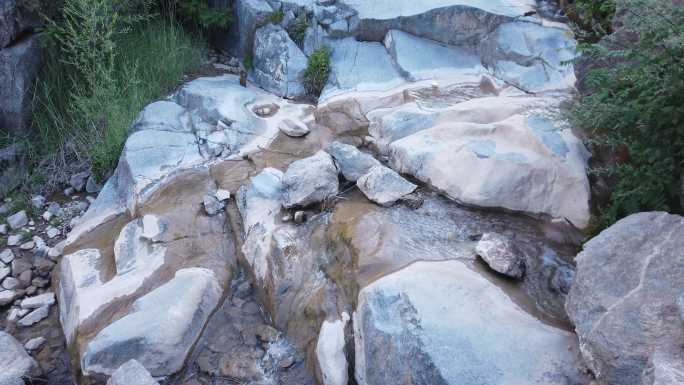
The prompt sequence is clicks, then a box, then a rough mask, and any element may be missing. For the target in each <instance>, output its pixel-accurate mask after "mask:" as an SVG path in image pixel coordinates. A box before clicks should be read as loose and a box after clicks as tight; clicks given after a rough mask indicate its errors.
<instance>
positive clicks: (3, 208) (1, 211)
mask: <svg viewBox="0 0 684 385" xmlns="http://www.w3.org/2000/svg"><path fill="white" fill-rule="evenodd" d="M11 209H12V206H11V205H10V202H5V203H3V204H2V205H0V215H5V214H7V213H9V212H10V210H11Z"/></svg>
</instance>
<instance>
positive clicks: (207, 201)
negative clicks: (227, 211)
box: [202, 195, 225, 216]
mask: <svg viewBox="0 0 684 385" xmlns="http://www.w3.org/2000/svg"><path fill="white" fill-rule="evenodd" d="M202 204H203V205H204V211H206V213H207V214H208V215H210V216H213V215H217V214H218V213H220V212H221V210H223V208H224V207H225V205H224V204H223V202H221V201H220V200H218V199H217V198H216V196H213V195H205V196H204V201H203V202H202Z"/></svg>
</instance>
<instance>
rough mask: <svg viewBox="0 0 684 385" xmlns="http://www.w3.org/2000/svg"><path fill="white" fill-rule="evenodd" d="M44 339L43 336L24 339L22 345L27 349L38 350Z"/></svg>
mask: <svg viewBox="0 0 684 385" xmlns="http://www.w3.org/2000/svg"><path fill="white" fill-rule="evenodd" d="M45 341H46V340H45V337H35V338H31V339H30V340H28V341H26V343H25V344H24V347H25V348H26V350H28V351H32V350H38V349H40V348H41V347H42V346H43V344H44V343H45Z"/></svg>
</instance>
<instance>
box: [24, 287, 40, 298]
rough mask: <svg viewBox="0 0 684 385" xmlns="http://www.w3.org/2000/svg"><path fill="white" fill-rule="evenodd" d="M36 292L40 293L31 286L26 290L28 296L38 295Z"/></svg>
mask: <svg viewBox="0 0 684 385" xmlns="http://www.w3.org/2000/svg"><path fill="white" fill-rule="evenodd" d="M36 292H38V288H37V287H35V286H29V287H27V288H26V295H29V296H31V295H34V294H36Z"/></svg>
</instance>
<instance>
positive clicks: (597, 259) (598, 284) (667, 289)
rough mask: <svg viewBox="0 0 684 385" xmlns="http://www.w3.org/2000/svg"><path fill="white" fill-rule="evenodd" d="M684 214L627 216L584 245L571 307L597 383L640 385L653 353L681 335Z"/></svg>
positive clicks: (683, 335)
mask: <svg viewBox="0 0 684 385" xmlns="http://www.w3.org/2000/svg"><path fill="white" fill-rule="evenodd" d="M682 234H684V218H683V217H681V216H677V215H670V214H666V213H660V212H650V213H639V214H634V215H631V216H629V217H627V218H624V219H622V220H620V221H619V222H617V223H616V224H614V225H613V226H611V227H609V228H608V229H606V230H604V231H603V232H602V233H601V234H599V235H598V236H596V237H595V238H593V239H591V240H590V241H589V242H587V243H586V244H585V245H584V250H583V251H582V252H581V253H580V254H579V255H578V256H577V258H576V262H577V272H576V275H575V280H574V282H573V285H572V288H571V290H570V294H569V295H568V298H567V301H566V310H567V312H568V316H569V317H570V320H571V321H572V322H573V323H574V325H575V329H576V331H577V335H578V336H579V340H580V347H581V350H582V356H583V358H584V361H585V363H586V364H587V366H588V367H589V369H590V370H591V371H592V372H593V373H594V374H595V375H596V377H597V381H598V383H599V384H610V385H612V384H620V385H638V384H640V383H641V377H642V372H643V371H644V368H645V367H646V364H647V361H648V359H649V357H650V354H651V352H653V351H656V350H658V349H661V348H665V347H667V346H669V345H670V344H671V343H672V342H673V341H682V340H683V339H684V329H683V328H682V327H681V325H682V319H681V316H680V314H679V311H678V310H677V299H678V297H679V296H680V295H681V294H682V292H683V291H684V280H682V276H684V254H682V253H681V250H683V249H684V237H682V236H681V235H682Z"/></svg>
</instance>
